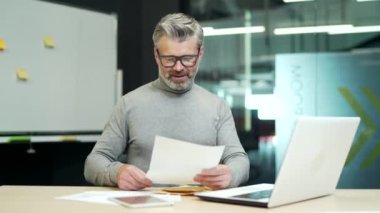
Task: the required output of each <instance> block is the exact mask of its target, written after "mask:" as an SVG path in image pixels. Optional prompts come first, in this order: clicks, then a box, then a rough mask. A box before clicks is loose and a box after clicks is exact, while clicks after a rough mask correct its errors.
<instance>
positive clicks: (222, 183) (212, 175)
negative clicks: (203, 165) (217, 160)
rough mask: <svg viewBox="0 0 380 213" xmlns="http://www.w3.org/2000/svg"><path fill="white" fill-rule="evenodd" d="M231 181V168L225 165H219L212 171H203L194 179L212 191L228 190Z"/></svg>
mask: <svg viewBox="0 0 380 213" xmlns="http://www.w3.org/2000/svg"><path fill="white" fill-rule="evenodd" d="M231 179H232V173H231V168H230V167H229V166H227V165H223V164H219V165H218V166H215V167H213V168H210V169H203V170H202V172H201V173H199V174H197V175H196V176H195V177H194V181H196V182H199V183H201V184H202V185H204V186H207V187H210V188H212V189H224V188H227V187H228V186H229V184H230V182H231Z"/></svg>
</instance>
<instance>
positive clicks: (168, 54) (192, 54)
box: [154, 36, 203, 90]
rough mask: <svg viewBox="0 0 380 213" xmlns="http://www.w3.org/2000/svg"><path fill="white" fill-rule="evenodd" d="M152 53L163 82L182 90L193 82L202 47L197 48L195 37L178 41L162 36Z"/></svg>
mask: <svg viewBox="0 0 380 213" xmlns="http://www.w3.org/2000/svg"><path fill="white" fill-rule="evenodd" d="M154 55H155V59H156V63H157V65H158V70H159V75H160V76H161V78H162V79H163V80H164V81H165V83H166V84H167V85H168V86H169V87H170V88H171V89H174V90H184V89H188V88H189V87H190V86H191V85H192V84H193V82H194V78H195V75H196V74H197V71H198V67H199V62H200V60H201V58H202V56H203V48H200V49H199V48H198V43H197V39H196V38H195V37H192V38H190V39H188V40H186V41H182V42H180V41H177V40H172V39H170V38H168V37H166V36H164V37H162V38H161V39H160V41H159V43H158V48H155V49H154ZM179 59H180V60H179Z"/></svg>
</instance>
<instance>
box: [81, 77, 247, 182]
mask: <svg viewBox="0 0 380 213" xmlns="http://www.w3.org/2000/svg"><path fill="white" fill-rule="evenodd" d="M156 135H160V136H164V137H168V138H174V139H178V140H183V141H188V142H192V143H195V144H202V145H214V146H216V145H224V146H225V150H224V153H223V156H222V160H221V163H223V164H226V165H229V166H230V167H231V170H232V181H231V184H230V187H236V186H238V185H240V184H242V183H244V182H245V181H247V180H248V175H249V174H248V173H249V160H248V157H247V154H246V153H245V152H244V149H243V148H242V146H241V144H240V141H239V138H238V136H237V133H236V129H235V123H234V120H233V117H232V113H231V110H230V108H229V106H228V105H227V103H225V101H224V100H223V99H221V98H219V97H218V96H216V95H214V94H212V93H210V92H208V91H206V90H205V89H203V88H201V87H199V86H198V85H196V84H194V85H193V86H192V87H191V88H189V89H188V90H184V91H175V90H172V89H170V88H169V87H168V86H166V84H164V83H163V82H162V81H161V80H160V78H158V79H157V80H155V81H153V82H151V83H148V84H146V85H143V86H141V87H139V88H137V89H136V90H134V91H131V92H129V93H127V94H126V95H124V96H123V97H122V98H121V100H120V101H119V102H118V104H117V105H116V107H115V108H114V110H113V112H112V114H111V117H110V119H109V121H108V122H107V124H106V125H105V128H104V130H103V133H102V135H101V137H100V138H99V140H98V141H97V143H96V144H95V146H94V148H93V150H92V152H91V153H90V154H89V155H88V157H87V159H86V162H85V171H84V175H85V178H86V180H87V181H89V182H91V183H93V184H95V185H110V186H114V185H116V184H117V183H116V176H117V171H118V169H119V168H120V166H122V163H127V164H132V165H135V166H137V167H138V168H140V169H141V170H143V171H144V172H147V170H148V169H149V164H150V159H151V155H152V149H153V142H154V138H155V136H156ZM194 157H196V153H194ZM173 160H175V159H173Z"/></svg>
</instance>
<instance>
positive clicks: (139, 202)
mask: <svg viewBox="0 0 380 213" xmlns="http://www.w3.org/2000/svg"><path fill="white" fill-rule="evenodd" d="M109 199H110V200H111V201H114V202H116V203H117V204H120V205H123V206H126V207H130V208H141V207H155V206H171V205H173V204H174V203H173V202H171V201H167V200H163V199H160V198H158V197H155V196H152V195H139V196H124V197H111V198H109Z"/></svg>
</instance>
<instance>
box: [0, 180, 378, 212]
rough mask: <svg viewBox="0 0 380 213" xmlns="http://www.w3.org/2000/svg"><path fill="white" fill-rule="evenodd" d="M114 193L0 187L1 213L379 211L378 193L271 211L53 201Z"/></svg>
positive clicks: (339, 195)
mask: <svg viewBox="0 0 380 213" xmlns="http://www.w3.org/2000/svg"><path fill="white" fill-rule="evenodd" d="M95 190H103V191H104V190H116V189H115V188H109V187H64V186H1V187H0V212H1V213H21V212H27V213H34V212H36V213H45V212H46V213H61V212H62V213H74V212H91V213H97V212H112V213H119V212H123V213H125V212H182V213H186V212H191V213H201V212H208V213H209V212H217V213H227V212H228V213H231V212H235V213H236V212H239V213H240V212H311V211H313V212H330V213H331V212H338V211H339V212H342V211H344V212H351V211H361V212H365V211H372V212H373V211H379V212H380V200H379V197H380V190H337V191H336V192H335V193H334V194H333V195H330V196H326V197H322V198H318V199H312V200H308V201H304V202H299V203H295V204H291V205H285V206H281V207H276V208H272V209H266V208H259V207H251V206H240V205H233V204H223V203H215V202H207V201H202V200H200V199H198V198H197V197H192V196H190V197H186V196H185V197H182V201H180V202H176V203H175V205H174V206H171V207H152V208H140V209H129V208H126V207H122V206H117V205H115V206H113V205H105V204H96V203H86V202H80V201H71V200H61V199H55V198H56V197H59V196H65V195H71V194H76V193H81V192H85V191H95Z"/></svg>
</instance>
